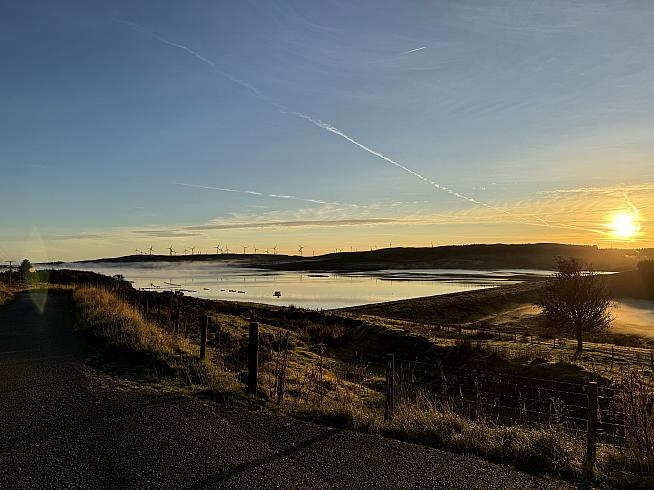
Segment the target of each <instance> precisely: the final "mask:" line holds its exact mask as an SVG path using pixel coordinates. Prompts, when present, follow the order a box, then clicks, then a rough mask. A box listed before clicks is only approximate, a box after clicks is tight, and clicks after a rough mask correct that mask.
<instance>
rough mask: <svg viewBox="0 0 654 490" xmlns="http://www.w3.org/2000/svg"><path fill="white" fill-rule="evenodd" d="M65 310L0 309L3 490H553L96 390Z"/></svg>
mask: <svg viewBox="0 0 654 490" xmlns="http://www.w3.org/2000/svg"><path fill="white" fill-rule="evenodd" d="M88 355H89V350H88V347H87V346H85V344H84V341H83V339H82V338H79V337H78V336H77V335H76V334H74V333H72V331H71V321H70V300H69V299H68V297H67V296H65V295H61V294H50V295H49V296H46V295H45V294H42V293H35V294H30V293H23V294H20V295H18V297H17V299H16V300H15V301H13V302H11V303H9V304H8V305H5V306H3V307H1V308H0V488H97V487H114V488H115V487H121V488H123V487H124V488H191V489H196V488H198V489H199V488H241V489H242V488H321V489H322V488H357V489H362V488H393V489H400V488H411V489H416V488H447V489H477V488H478V489H484V490H486V489H504V488H521V489H546V488H547V489H554V488H571V487H570V486H569V485H566V484H563V483H560V482H556V481H547V480H544V479H539V478H535V477H532V476H528V475H525V474H524V473H521V472H518V471H515V470H512V469H509V468H504V467H502V466H498V465H494V464H491V463H487V462H484V461H481V460H478V459H475V458H472V457H466V456H461V455H455V454H450V453H447V452H444V451H438V450H435V449H430V448H426V447H422V446H418V445H413V444H406V443H402V442H397V441H393V440H389V439H385V438H382V437H375V436H368V435H364V434H358V433H355V432H350V431H343V430H335V429H329V428H325V427H322V426H318V425H314V424H309V423H304V422H300V421H297V420H293V419H289V418H286V417H278V416H271V415H264V414H260V413H253V412H250V411H247V410H239V409H234V408H229V407H224V406H221V405H217V404H213V403H210V402H204V401H202V400H199V399H195V398H191V397H185V396H178V395H170V394H158V393H152V392H149V391H146V390H132V389H124V388H120V385H118V384H115V385H114V384H112V383H108V384H105V385H101V384H100V383H98V382H97V380H96V378H95V377H89V376H88V372H89V369H90V368H88V367H87V366H86V365H85V363H84V361H85V359H87V356H88Z"/></svg>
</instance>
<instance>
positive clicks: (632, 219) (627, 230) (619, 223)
mask: <svg viewBox="0 0 654 490" xmlns="http://www.w3.org/2000/svg"><path fill="white" fill-rule="evenodd" d="M609 228H611V231H612V233H613V236H615V237H616V238H619V239H621V240H629V239H631V238H634V237H635V236H636V234H637V233H638V232H639V231H640V225H639V224H638V216H637V215H635V214H634V213H631V212H629V211H620V212H619V213H617V214H615V216H613V221H611V223H610V224H609Z"/></svg>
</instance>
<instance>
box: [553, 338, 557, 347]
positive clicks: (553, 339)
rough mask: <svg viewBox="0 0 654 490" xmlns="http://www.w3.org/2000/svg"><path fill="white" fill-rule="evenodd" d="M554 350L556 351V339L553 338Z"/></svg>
mask: <svg viewBox="0 0 654 490" xmlns="http://www.w3.org/2000/svg"><path fill="white" fill-rule="evenodd" d="M553 340H554V348H555V349H556V337H554V339H553Z"/></svg>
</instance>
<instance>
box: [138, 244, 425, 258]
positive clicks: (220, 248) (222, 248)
mask: <svg viewBox="0 0 654 490" xmlns="http://www.w3.org/2000/svg"><path fill="white" fill-rule="evenodd" d="M430 244H431V247H432V248H434V242H430ZM213 248H215V249H216V255H220V254H228V253H230V252H229V247H227V244H223V245H221V244H220V243H218V245H216V246H215V247H213ZM241 248H242V249H243V254H246V253H247V250H248V249H252V250H253V253H254V254H255V255H256V254H257V253H258V252H261V253H266V254H270V252H271V250H272V254H273V255H277V245H275V246H274V247H269V248H266V249H265V252H264V249H262V248H257V247H256V246H252V247H250V246H249V245H241ZM305 248H306V247H305V246H304V245H298V246H297V255H299V256H300V257H304V249H305ZM388 248H393V244H392V243H389V244H388ZM195 249H196V247H189V248H187V247H184V255H188V253H189V252H191V255H196V253H195ZM165 250H167V251H168V253H169V255H170V256H171V257H173V256H176V255H178V254H179V252H177V250H175V249H174V248H173V244H172V243H171V244H170V247H168V248H166V249H165ZM373 250H377V246H376V245H375V246H371V247H370V251H371V252H372V251H373ZM343 251H344V249H342V248H336V249H334V253H340V252H343ZM352 251H358V250H353V249H352V247H350V252H352ZM153 252H154V249H153V248H152V245H150V247H149V248H147V249H145V250H139V249H138V248H135V249H134V254H136V255H152V254H153ZM232 253H234V252H232ZM197 255H203V254H202V252H198V254H197ZM313 255H315V250H314V252H313Z"/></svg>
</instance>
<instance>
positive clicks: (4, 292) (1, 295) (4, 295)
mask: <svg viewBox="0 0 654 490" xmlns="http://www.w3.org/2000/svg"><path fill="white" fill-rule="evenodd" d="M12 297H13V294H12V293H11V291H9V289H8V288H7V287H5V286H4V285H3V284H0V305H2V304H4V303H6V302H7V301H9V300H10V299H11V298H12Z"/></svg>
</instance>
